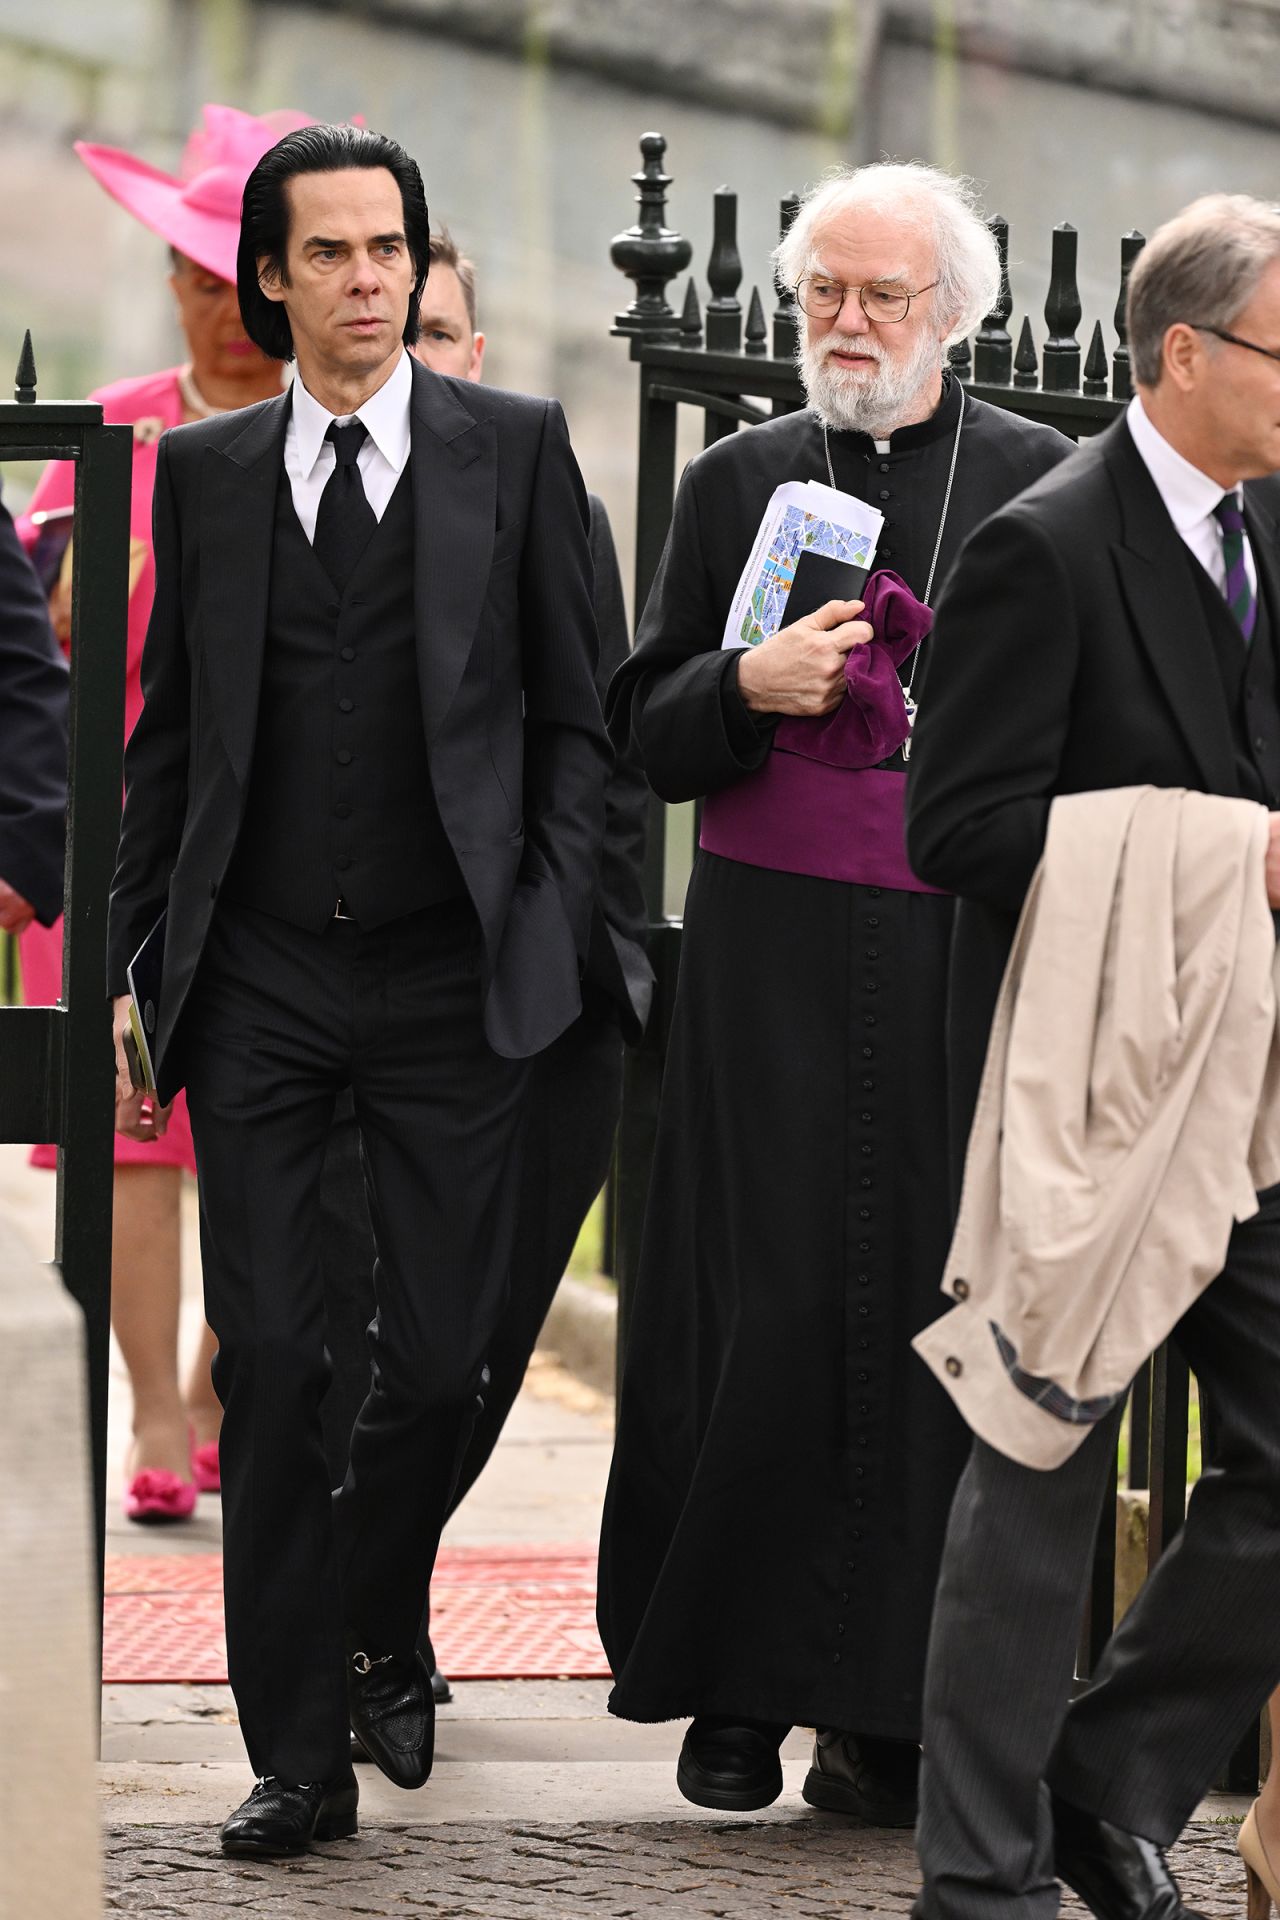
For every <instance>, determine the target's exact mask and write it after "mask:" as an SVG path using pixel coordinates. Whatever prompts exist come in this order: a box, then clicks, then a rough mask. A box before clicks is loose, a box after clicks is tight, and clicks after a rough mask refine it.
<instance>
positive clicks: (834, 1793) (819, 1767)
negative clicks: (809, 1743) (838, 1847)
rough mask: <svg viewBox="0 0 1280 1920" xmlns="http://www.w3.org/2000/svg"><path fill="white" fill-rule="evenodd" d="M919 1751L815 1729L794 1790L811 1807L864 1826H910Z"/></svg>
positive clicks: (916, 1805)
mask: <svg viewBox="0 0 1280 1920" xmlns="http://www.w3.org/2000/svg"><path fill="white" fill-rule="evenodd" d="M919 1771H920V1749H919V1747H916V1746H913V1745H912V1744H911V1743H910V1742H909V1741H906V1740H866V1739H860V1738H859V1736H858V1735H857V1734H856V1733H839V1732H837V1731H836V1730H835V1729H834V1728H830V1729H824V1728H821V1727H820V1728H819V1729H818V1732H817V1736H816V1738H815V1739H814V1743H813V1765H812V1766H811V1767H810V1769H809V1772H808V1774H807V1776H806V1778H805V1783H804V1785H803V1787H802V1788H801V1789H800V1792H801V1795H802V1797H803V1798H804V1799H805V1800H807V1801H808V1803H809V1805H810V1806H811V1807H821V1808H822V1809H823V1811H824V1812H826V1813H847V1814H851V1815H852V1816H853V1817H854V1818H855V1819H857V1820H862V1821H865V1823H866V1824H867V1826H869V1827H914V1825H915V1823H916V1814H917V1813H918V1811H919V1798H918V1792H919V1788H918V1780H919Z"/></svg>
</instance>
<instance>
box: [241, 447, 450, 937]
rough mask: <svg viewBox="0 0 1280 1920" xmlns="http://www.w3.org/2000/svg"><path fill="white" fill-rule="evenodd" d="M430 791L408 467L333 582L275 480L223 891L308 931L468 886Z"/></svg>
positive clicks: (375, 916) (403, 909)
mask: <svg viewBox="0 0 1280 1920" xmlns="http://www.w3.org/2000/svg"><path fill="white" fill-rule="evenodd" d="M464 890H465V889H464V886H463V880H462V875H461V873H460V871H459V868H458V863H457V861H456V859H455V858H454V855H453V850H452V848H451V847H450V845H449V841H448V838H447V836H446V834H445V831H444V827H443V826H442V824H441V821H440V815H439V811H438V809H437V807H436V802H435V795H434V793H433V791H432V787H431V774H430V769H429V767H428V763H427V743H426V736H425V733H424V731H423V723H422V700H421V695H420V692H419V686H418V660H417V647H416V641H415V633H414V607H413V492H412V487H411V484H410V477H409V469H408V467H406V468H405V471H404V473H403V474H402V475H401V477H400V482H399V484H398V486H397V487H396V490H395V492H394V493H393V495H392V497H391V500H390V502H389V503H388V506H387V509H386V512H385V513H384V514H383V516H382V519H381V520H380V521H379V522H378V525H377V527H376V528H375V529H374V532H373V534H372V536H371V538H370V540H369V544H368V546H367V547H366V548H365V551H364V553H363V554H362V556H361V558H360V561H359V563H358V564H357V566H356V569H355V571H354V573H353V574H352V576H351V579H350V581H349V582H348V585H347V590H346V592H345V593H344V594H343V595H342V596H341V598H339V596H338V595H337V594H336V593H335V591H334V588H333V584H332V582H331V581H330V579H329V576H328V575H327V574H326V572H325V570H324V568H323V566H322V565H321V563H320V561H319V560H318V559H317V557H316V555H315V554H314V553H313V551H312V549H311V545H310V542H309V541H308V539H307V536H306V534H305V533H304V532H303V530H302V526H301V523H300V521H299V519H298V516H297V513H296V512H295V510H294V505H293V495H292V491H291V489H290V485H289V479H288V476H287V474H285V473H283V472H282V473H281V478H280V486H279V488H278V491H277V496H276V522H275V541H274V545H273V547H272V554H271V588H270V594H269V598H268V610H267V633H266V646H265V650H264V654H263V663H262V689H261V694H260V697H259V703H258V730H257V734H256V737H255V740H254V751H253V767H252V771H251V775H250V782H249V792H248V797H247V800H246V804H245V815H244V821H243V824H242V826H241V830H240V837H239V839H238V841H237V843H236V852H235V856H234V858H233V860H232V864H231V868H230V870H229V872H228V874H227V878H226V881H225V883H224V886H223V894H224V896H225V897H226V898H229V899H232V900H240V901H243V902H245V903H246V904H247V905H249V906H253V907H258V908H261V909H262V910H263V911H264V912H266V913H274V914H276V915H277V916H278V917H279V918H280V919H283V920H288V921H290V922H292V924H293V925H295V926H299V927H306V928H309V929H310V930H312V931H313V932H319V931H320V929H321V928H322V927H323V926H324V925H325V924H326V922H327V921H329V920H330V919H331V918H332V917H333V912H334V908H335V906H336V904H337V901H338V899H339V896H341V898H342V899H343V900H344V901H345V902H346V905H347V908H348V910H349V911H350V913H351V914H353V915H354V917H355V918H356V919H357V920H358V921H360V922H361V924H362V925H364V926H367V927H376V926H380V925H382V924H383V923H384V922H386V921H388V920H394V919H396V918H398V917H399V916H400V915H401V914H405V913H413V912H415V911H416V910H417V909H418V908H420V907H425V906H430V905H432V904H433V903H434V902H436V901H439V900H445V899H449V898H451V897H452V896H454V895H457V894H461V893H462V892H463V891H464Z"/></svg>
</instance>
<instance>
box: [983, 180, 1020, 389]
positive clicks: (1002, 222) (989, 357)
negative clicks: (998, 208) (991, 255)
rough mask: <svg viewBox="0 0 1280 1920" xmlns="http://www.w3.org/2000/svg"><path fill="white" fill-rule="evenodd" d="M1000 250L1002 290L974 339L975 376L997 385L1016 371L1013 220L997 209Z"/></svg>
mask: <svg viewBox="0 0 1280 1920" xmlns="http://www.w3.org/2000/svg"><path fill="white" fill-rule="evenodd" d="M987 226H988V227H989V228H990V231H991V235H992V238H993V239H994V240H995V243H996V248H997V250H998V252H999V254H1000V291H999V293H998V294H997V295H996V303H995V305H994V306H993V307H992V309H991V311H990V313H989V314H988V315H987V316H986V318H985V319H984V320H983V322H982V325H981V326H980V327H979V328H978V331H977V334H976V335H975V336H974V342H973V375H974V379H975V380H980V381H984V382H986V383H987V384H988V385H989V386H993V387H1007V386H1008V384H1009V381H1010V378H1011V376H1012V374H1013V341H1012V339H1011V338H1010V336H1009V315H1010V314H1011V313H1012V312H1013V295H1012V293H1010V291H1009V222H1008V221H1007V220H1006V219H1005V217H1004V215H1003V214H1000V213H997V214H995V215H994V216H993V217H992V218H991V219H990V220H988V222H987Z"/></svg>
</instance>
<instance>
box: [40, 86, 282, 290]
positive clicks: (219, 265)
mask: <svg viewBox="0 0 1280 1920" xmlns="http://www.w3.org/2000/svg"><path fill="white" fill-rule="evenodd" d="M314 124H315V123H314V121H313V119H312V117H311V116H310V115H309V114H305V113H294V112H292V111H291V110H290V109H289V108H287V107H283V108H281V109H280V110H279V111H278V112H275V113H266V114H263V115H262V117H261V119H259V118H258V117H257V116H256V115H254V114H252V113H241V112H240V110H239V108H237V107H217V106H206V107H205V108H204V124H203V125H202V126H199V127H197V128H196V130H195V132H194V133H193V134H192V135H191V138H190V139H189V140H188V141H187V144H186V149H185V151H184V152H183V155H182V166H181V170H180V172H179V174H178V176H177V178H176V179H175V177H174V176H173V175H172V174H169V173H162V172H161V171H160V169H159V167H153V166H149V165H148V163H147V162H146V161H145V160H138V159H136V158H135V157H134V155H133V154H131V153H125V152H124V151H123V149H122V148H120V147H99V146H94V145H92V144H91V143H90V142H89V141H87V140H77V141H76V152H77V153H78V154H79V155H80V158H81V159H82V160H83V161H84V163H85V165H86V167H88V169H89V171H90V173H91V174H92V175H93V177H94V179H95V180H96V181H97V182H98V184H99V186H103V187H105V188H106V190H107V192H108V193H109V194H110V195H111V197H112V199H113V200H118V201H119V202H120V205H121V206H122V207H127V208H128V210H129V212H130V213H131V214H132V215H133V216H134V218H135V219H136V220H141V222H142V224H143V226H144V227H150V229H151V231H152V233H158V234H159V235H160V238H161V239H162V240H167V241H168V242H169V245H170V246H171V247H176V248H177V249H178V252H179V253H185V254H186V255H187V256H188V257H189V258H190V259H192V260H194V261H195V262H196V263H197V265H198V266H202V267H203V268H204V269H205V271H206V272H207V273H216V274H217V276H218V278H219V279H220V280H230V281H233V282H234V280H235V277H236V249H237V247H238V245H239V242H240V202H241V200H242V198H243V197H244V188H245V182H246V181H247V180H248V178H249V175H250V174H251V173H252V172H253V169H254V168H255V167H256V166H257V164H258V162H259V160H261V158H262V156H263V154H264V153H266V152H267V150H268V149H269V148H270V147H274V145H275V144H276V141H277V140H279V139H281V138H282V136H283V135H284V134H286V133H292V132H293V131H294V129H295V128H296V127H309V126H313V125H314Z"/></svg>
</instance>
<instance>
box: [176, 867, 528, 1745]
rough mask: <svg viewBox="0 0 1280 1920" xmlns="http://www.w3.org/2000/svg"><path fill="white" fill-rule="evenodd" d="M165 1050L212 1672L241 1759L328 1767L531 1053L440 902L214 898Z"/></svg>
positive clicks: (452, 1469)
mask: <svg viewBox="0 0 1280 1920" xmlns="http://www.w3.org/2000/svg"><path fill="white" fill-rule="evenodd" d="M182 1045H183V1050H184V1056H185V1064H186V1069H187V1095H188V1102H189V1106H190V1111H191V1123H192V1131H193V1134H194V1137H195V1144H196V1162H197V1168H198V1172H199V1180H200V1203H201V1247H202V1254H203V1262H204V1279H205V1305H206V1312H207V1314H208V1318H209V1323H210V1325H211V1326H212V1327H213V1330H214V1332H215V1334H216V1335H217V1338H218V1355H217V1359H216V1361H215V1363H214V1384H215V1387H216V1389H217V1392H218V1397H219V1399H220V1400H221V1402H222V1405H223V1409H224V1419H223V1427H222V1441H221V1463H222V1506H223V1535H224V1581H225V1595H226V1616H227V1654H228V1665H229V1671H230V1679H231V1685H232V1688H233V1690H234V1692H235V1697H236V1704H237V1707H238V1709H239V1714H240V1724H241V1729H242V1731H243V1734H244V1738H245V1744H246V1746H247V1748H248V1751H249V1758H250V1761H251V1763H252V1765H253V1768H254V1770H255V1772H257V1773H259V1774H266V1773H273V1774H277V1775H278V1776H280V1777H281V1778H282V1779H285V1780H290V1781H302V1780H317V1779H327V1778H332V1777H334V1776H336V1775H338V1774H340V1773H342V1772H345V1770H346V1768H347V1766H348V1765H349V1756H348V1722H347V1710H346V1697H345V1675H344V1667H345V1656H346V1652H347V1650H348V1649H349V1648H350V1647H352V1646H356V1645H360V1646H364V1647H366V1648H370V1649H378V1650H380V1651H383V1652H388V1651H391V1652H404V1653H407V1652H408V1651H410V1650H411V1648H412V1647H413V1645H414V1642H415V1638H416V1634H417V1630H418V1624H419V1621H420V1619H421V1616H422V1609H423V1606H424V1604H425V1599H426V1594H427V1589H428V1584H429V1581H430V1576H431V1567H432V1563H433V1560H434V1557H435V1552H436V1547H437V1543H438V1540H439V1535H440V1528H441V1526H442V1525H443V1523H444V1517H445V1513H446V1512H447V1510H448V1506H449V1502H450V1499H451V1497H452V1493H453V1487H454V1482H455V1480H456V1479H457V1475H458V1469H459V1466H460V1463H461V1460H462V1456H463V1452H464V1450H465V1447H466V1443H467V1440H468V1438H469V1437H470V1432H471V1426H472V1423H473V1421H474V1418H475V1413H476V1406H477V1395H478V1393H479V1390H480V1387H481V1384H482V1376H483V1369H484V1361H485V1356H486V1353H487V1352H488V1348H489V1343H490V1339H491V1336H492V1333H493V1328H494V1325H495V1324H496V1321H497V1318H498V1315H499V1312H500V1309H501V1305H502V1300H503V1296H504V1293H505V1289H506V1280H507V1271H508V1266H509V1262H510V1248H511V1234H512V1228H513V1224H514V1215H515V1207H514V1199H515V1194H516V1191H517V1175H518V1155H519V1143H520V1129H521V1120H522V1116H523V1093H524V1087H525V1082H526V1079H527V1066H526V1065H525V1063H523V1062H517V1061H510V1060H503V1059H500V1058H499V1057H498V1055H497V1054H495V1053H494V1052H493V1051H492V1050H491V1049H490V1048H489V1046H488V1045H487V1043H486V1041H485V1039H484V1036H483V1031H482V1028H481V1012H480V988H479V930H478V926H477V924H476V921H475V918H474V915H473V913H472V911H471V908H470V906H469V905H462V904H458V903H451V904H449V905H446V906H443V907H439V908H432V909H427V910H425V911H423V912H421V913H416V914H413V915H410V916H407V917H406V918H404V919H402V920H399V921H396V922H394V923H393V924H391V925H390V926H387V927H384V928H380V929H378V930H377V931H375V932H368V933H366V932H364V931H362V930H361V929H360V928H359V927H358V926H356V925H354V924H352V923H349V922H340V921H334V922H332V923H330V925H329V926H328V927H327V928H326V929H325V930H324V932H323V933H321V934H319V935H313V934H309V933H306V932H303V931H301V930H300V929H298V928H296V927H292V926H290V925H288V924H287V923H285V922H284V921H281V920H277V919H275V918H273V917H272V916H270V915H267V914H263V913H258V912H255V911H253V910H251V909H248V908H237V907H230V906H224V907H223V908H221V909H220V910H219V913H218V915H217V917H216V918H215V921H214V925H213V929H212V931H211V934H210V938H209V943H208V947H207V950H206V953H205V956H204V958H203V960H202V962H201V967H200V972H199V975H198V978H197V981H196V986H195V989H194V994H193V1002H192V1005H191V1007H190V1011H189V1012H188V1013H186V1014H184V1019H183V1035H182ZM348 1087H349V1088H350V1089H351V1092H352V1096H353V1101H354V1110H355V1114H356V1118H357V1120H358V1123H359V1126H360V1130H361V1134H362V1137H363V1140H364V1149H365V1175H366V1185H367V1193H368V1203H369V1211H370V1214H371V1217H372V1221H373V1232H374V1239H375V1242H376V1248H377V1272H376V1280H375V1286H376V1297H377V1313H376V1322H375V1329H374V1333H373V1336H372V1351H373V1365H372V1371H371V1372H370V1370H369V1368H368V1366H367V1364H366V1386H367V1387H368V1392H367V1395H366V1398H365V1400H364V1404H363V1405H362V1407H361V1408H360V1410H359V1416H358V1418H357V1419H356V1422H355V1430H354V1433H353V1435H352V1438H351V1450H350V1460H349V1463H348V1465H347V1468H346V1473H345V1478H344V1480H343V1483H342V1485H341V1487H340V1488H339V1490H338V1492H337V1494H336V1495H334V1494H333V1493H332V1491H331V1489H332V1485H333V1481H332V1478H331V1476H330V1473H329V1469H328V1465H327V1463H326V1460H325V1454H324V1447H323V1443H322V1436H321V1424H320V1405H321V1400H322V1398H323V1395H324V1392H325V1389H326V1386H327V1384H328V1379H329V1372H330V1367H329V1358H328V1354H327V1352H326V1347H325V1308H324V1293H323V1287H322V1282H321V1243H322V1226H321V1208H320V1183H321V1170H322V1166H323V1162H324V1156H325V1149H326V1143H327V1141H328V1138H329V1132H330V1128H331V1125H332V1119H333V1111H334V1103H335V1099H336V1097H337V1096H338V1095H339V1094H340V1093H341V1092H342V1090H343V1089H344V1088H348ZM366 1352H367V1349H366Z"/></svg>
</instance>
